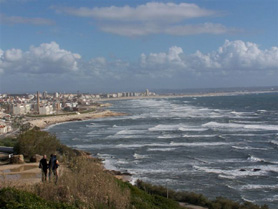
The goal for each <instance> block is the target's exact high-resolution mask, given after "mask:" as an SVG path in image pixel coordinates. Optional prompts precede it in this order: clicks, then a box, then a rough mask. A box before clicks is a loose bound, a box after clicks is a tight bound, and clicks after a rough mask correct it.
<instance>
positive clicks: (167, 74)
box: [0, 0, 278, 93]
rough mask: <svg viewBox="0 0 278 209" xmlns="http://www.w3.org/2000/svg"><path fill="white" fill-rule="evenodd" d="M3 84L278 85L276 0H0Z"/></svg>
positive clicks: (100, 87) (89, 87)
mask: <svg viewBox="0 0 278 209" xmlns="http://www.w3.org/2000/svg"><path fill="white" fill-rule="evenodd" d="M0 20H1V25H0V29H1V31H0V82H1V83H0V92H13V93H16V92H34V91H36V90H40V91H43V90H46V91H49V92H51V91H61V92H63V91H65V92H70V91H71V92H76V91H77V90H79V91H83V92H117V91H128V90H131V91H133V90H143V89H145V88H149V89H153V90H155V89H186V88H216V87H244V86H273V85H277V84H278V79H277V78H278V48H277V47H278V1H276V0H233V1H232V0H229V1H221V0H195V1H170V0H169V1H164V0H163V1H140V0H136V1H130V0H129V1H128V0H124V1H122V0H117V1H116V0H110V1H107V0H102V1H99V0H95V1H92V0H90V1H89V0H79V1H78V0H75V1H73V0H63V1H62V0H59V1H54V0H49V1H43V0H0Z"/></svg>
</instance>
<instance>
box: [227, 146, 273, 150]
mask: <svg viewBox="0 0 278 209" xmlns="http://www.w3.org/2000/svg"><path fill="white" fill-rule="evenodd" d="M232 148H234V149H238V150H269V148H258V147H250V146H244V147H239V146H232Z"/></svg>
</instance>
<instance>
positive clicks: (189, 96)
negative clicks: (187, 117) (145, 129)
mask: <svg viewBox="0 0 278 209" xmlns="http://www.w3.org/2000/svg"><path fill="white" fill-rule="evenodd" d="M269 93H270V94H271V93H278V91H231V92H213V93H188V94H169V95H168V94H166V95H155V96H138V97H134V96H132V97H115V98H102V99H98V100H97V101H98V102H106V101H117V100H131V99H167V98H192V97H220V96H237V95H250V94H269Z"/></svg>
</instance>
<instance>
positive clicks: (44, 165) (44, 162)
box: [39, 155, 48, 182]
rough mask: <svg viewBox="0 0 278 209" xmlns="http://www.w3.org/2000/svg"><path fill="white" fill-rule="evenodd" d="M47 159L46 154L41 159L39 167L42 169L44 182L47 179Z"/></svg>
mask: <svg viewBox="0 0 278 209" xmlns="http://www.w3.org/2000/svg"><path fill="white" fill-rule="evenodd" d="M47 167H48V164H47V159H46V155H44V156H43V158H42V159H41V160H40V164H39V168H40V169H41V171H42V182H45V181H46V180H47Z"/></svg>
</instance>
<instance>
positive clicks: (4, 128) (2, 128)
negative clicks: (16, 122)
mask: <svg viewBox="0 0 278 209" xmlns="http://www.w3.org/2000/svg"><path fill="white" fill-rule="evenodd" d="M7 132H8V130H7V126H5V125H0V134H5V133H7Z"/></svg>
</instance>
